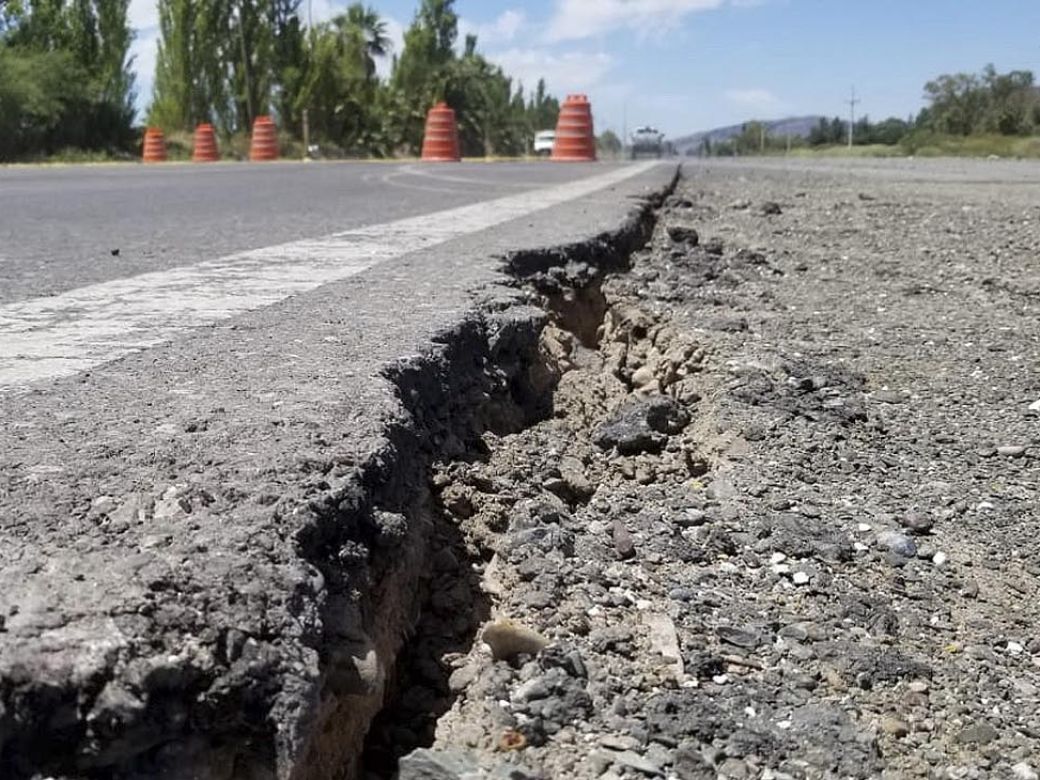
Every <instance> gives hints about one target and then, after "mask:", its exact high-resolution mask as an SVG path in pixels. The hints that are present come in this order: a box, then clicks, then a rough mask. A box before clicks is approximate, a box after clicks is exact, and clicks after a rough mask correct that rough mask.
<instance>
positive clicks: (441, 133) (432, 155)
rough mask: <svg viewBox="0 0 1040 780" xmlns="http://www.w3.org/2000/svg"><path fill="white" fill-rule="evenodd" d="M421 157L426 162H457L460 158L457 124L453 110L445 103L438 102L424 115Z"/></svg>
mask: <svg viewBox="0 0 1040 780" xmlns="http://www.w3.org/2000/svg"><path fill="white" fill-rule="evenodd" d="M422 158H423V160H425V161H426V162H458V161H459V160H461V159H462V155H461V154H460V153H459V126H458V124H457V123H456V122H455V112H454V111H453V110H452V109H451V108H449V107H448V104H447V103H438V104H437V105H435V106H434V107H433V108H431V109H430V113H429V114H428V115H427V116H426V133H425V135H423V145H422Z"/></svg>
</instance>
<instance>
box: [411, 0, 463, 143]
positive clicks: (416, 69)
mask: <svg viewBox="0 0 1040 780" xmlns="http://www.w3.org/2000/svg"><path fill="white" fill-rule="evenodd" d="M454 5H455V2H454V0H422V2H421V4H420V6H419V9H418V11H416V14H415V19H414V21H413V22H412V25H411V27H409V28H408V30H407V32H405V35H404V48H403V50H402V51H401V56H400V57H399V58H398V59H397V61H396V63H395V67H394V70H393V75H392V78H391V85H392V87H393V88H394V89H396V90H398V91H399V92H400V93H401V96H402V98H403V102H404V104H405V105H408V106H410V107H411V108H410V110H409V111H408V113H407V114H406V115H405V116H403V117H400V120H401V123H400V127H399V133H400V138H399V140H400V142H401V144H402V145H404V146H405V147H406V148H410V149H412V150H415V149H417V148H418V147H419V144H420V143H421V142H422V132H423V123H424V121H425V118H426V112H427V110H428V109H429V108H430V106H431V105H433V103H434V102H436V101H437V100H440V99H443V97H444V91H445V87H446V86H447V85H446V77H447V73H446V69H447V67H448V65H449V64H451V63H452V61H453V60H454V59H455V50H454V47H455V41H456V40H457V39H458V25H459V20H458V16H457V15H456V13H455V11H454ZM473 43H474V46H475V45H476V40H475V39H474V41H473Z"/></svg>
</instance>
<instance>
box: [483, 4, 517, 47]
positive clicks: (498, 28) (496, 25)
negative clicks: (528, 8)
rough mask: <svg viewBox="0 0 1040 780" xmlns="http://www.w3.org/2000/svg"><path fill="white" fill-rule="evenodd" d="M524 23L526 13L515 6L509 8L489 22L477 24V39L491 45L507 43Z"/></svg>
mask: <svg viewBox="0 0 1040 780" xmlns="http://www.w3.org/2000/svg"><path fill="white" fill-rule="evenodd" d="M526 24H527V14H525V13H524V12H523V11H518V10H516V9H515V8H509V9H507V10H505V11H503V12H502V13H501V14H500V15H499V17H498V18H497V19H495V21H493V22H491V24H482V25H478V26H477V39H478V40H480V41H483V42H485V43H488V44H491V45H494V44H497V43H503V42H505V43H508V42H509V41H512V40H513V39H515V38H516V36H517V34H518V33H519V32H520V31H521V30H522V29H523V28H524V26H525V25H526Z"/></svg>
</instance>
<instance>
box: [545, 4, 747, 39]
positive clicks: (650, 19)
mask: <svg viewBox="0 0 1040 780" xmlns="http://www.w3.org/2000/svg"><path fill="white" fill-rule="evenodd" d="M726 3H727V0H556V9H555V11H554V12H553V17H552V19H551V20H550V21H549V29H548V33H547V38H548V40H550V41H566V40H579V39H582V38H592V37H595V36H597V35H603V34H605V33H608V32H611V31H613V30H616V29H619V28H627V29H634V30H636V31H637V32H638V33H639V34H640V35H655V34H660V33H662V32H667V31H668V30H671V29H673V28H675V27H676V26H677V25H678V24H679V23H680V22H681V21H682V20H683V18H684V17H686V16H689V15H690V14H693V13H697V12H699V11H710V10H713V9H716V8H720V7H722V6H724V5H726Z"/></svg>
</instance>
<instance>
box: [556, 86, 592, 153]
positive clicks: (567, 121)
mask: <svg viewBox="0 0 1040 780" xmlns="http://www.w3.org/2000/svg"><path fill="white" fill-rule="evenodd" d="M552 159H553V160H554V161H556V162H595V161H596V132H595V130H594V128H593V126H592V106H591V105H590V104H589V99H588V98H587V97H586V96H585V95H568V96H567V99H566V100H565V101H564V103H563V105H562V106H561V107H560V118H559V120H558V121H557V123H556V141H555V142H554V143H553V150H552Z"/></svg>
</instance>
